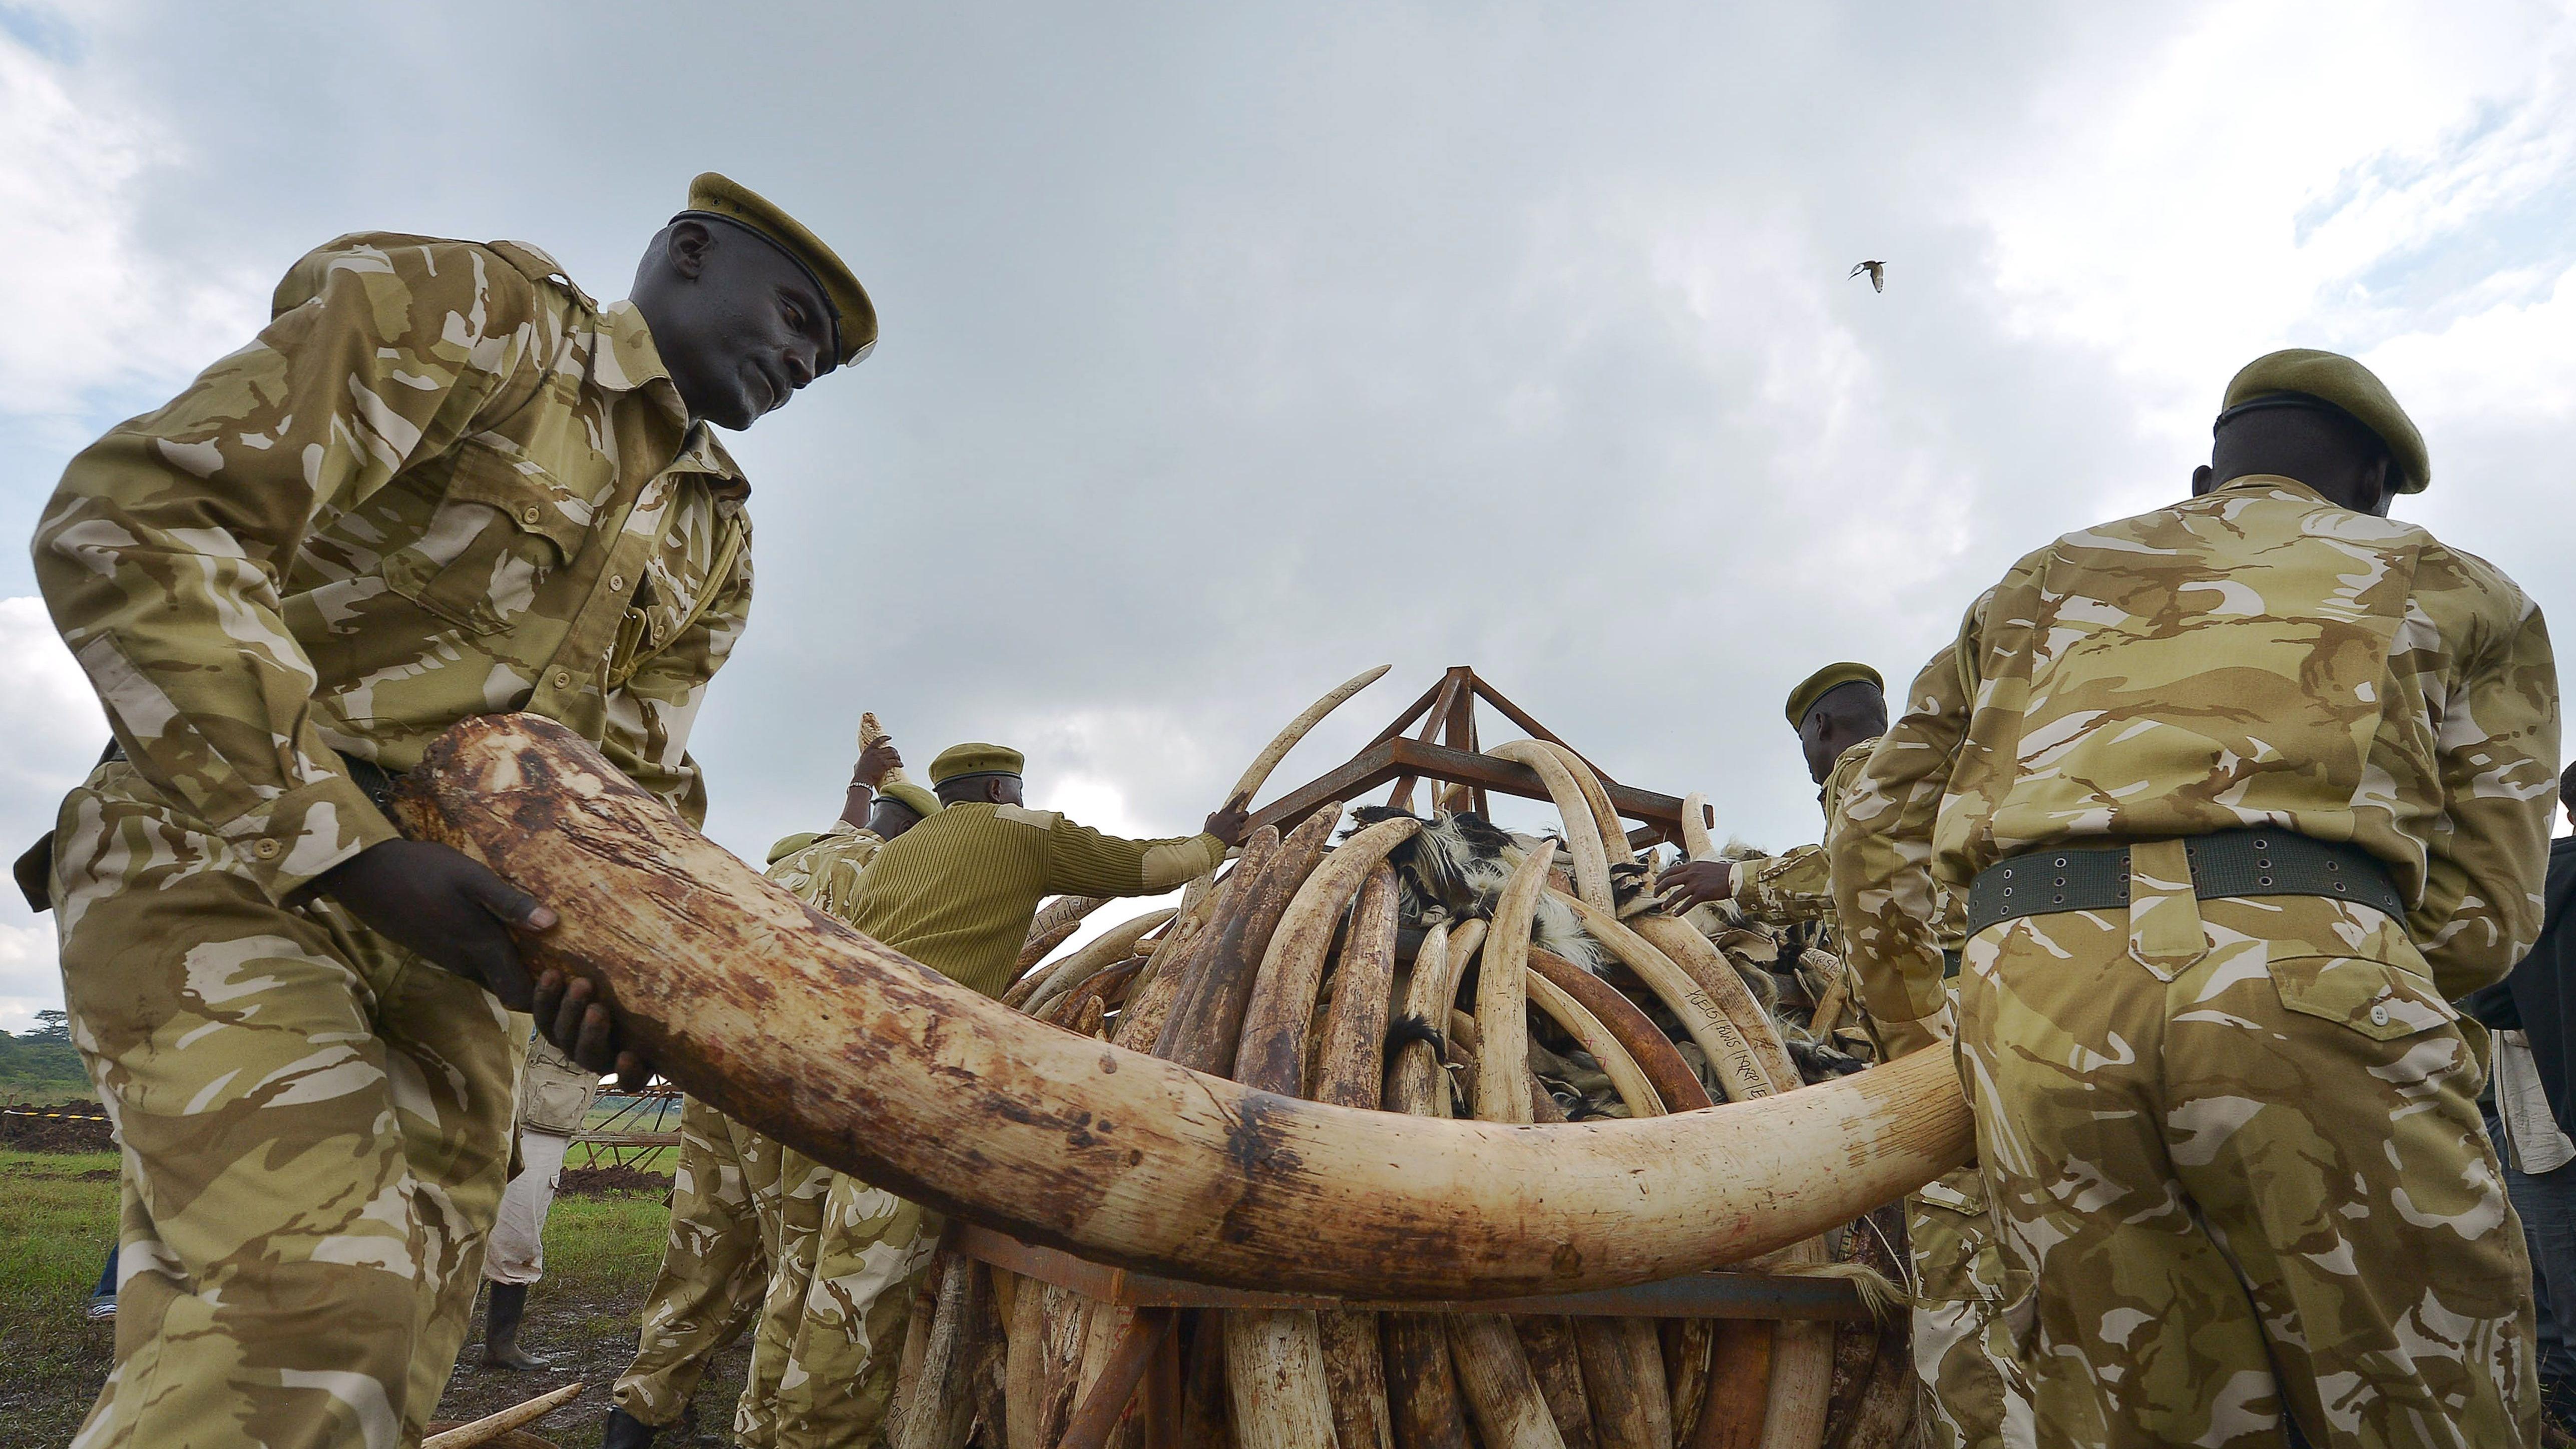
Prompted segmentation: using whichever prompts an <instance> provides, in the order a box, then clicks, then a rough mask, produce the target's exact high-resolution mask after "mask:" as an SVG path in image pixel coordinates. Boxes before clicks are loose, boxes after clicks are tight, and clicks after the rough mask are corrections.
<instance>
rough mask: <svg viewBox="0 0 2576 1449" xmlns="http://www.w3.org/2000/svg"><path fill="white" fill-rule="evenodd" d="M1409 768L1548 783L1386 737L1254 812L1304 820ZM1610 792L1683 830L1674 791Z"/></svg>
mask: <svg viewBox="0 0 2576 1449" xmlns="http://www.w3.org/2000/svg"><path fill="white" fill-rule="evenodd" d="M1406 773H1411V774H1415V775H1420V776H1423V777H1425V778H1428V779H1433V780H1446V781H1449V782H1450V783H1452V784H1458V785H1467V786H1471V787H1473V788H1475V789H1478V790H1492V791H1494V792H1495V793H1497V794H1503V795H1516V796H1519V797H1520V798H1522V799H1524V800H1545V799H1547V798H1548V793H1547V786H1546V785H1545V784H1543V783H1542V782H1541V781H1540V780H1539V777H1538V772H1537V771H1536V770H1533V769H1531V768H1530V767H1529V766H1527V765H1515V764H1513V763H1512V762H1511V761H1509V760H1497V759H1495V758H1494V757H1493V756H1491V755H1480V754H1472V753H1470V752H1468V751H1465V750H1455V749H1451V748H1449V747H1448V746H1446V745H1432V744H1425V743H1423V742H1422V741H1420V740H1406V739H1395V740H1386V741H1383V742H1381V743H1379V744H1376V745H1372V746H1370V747H1369V748H1368V749H1365V750H1362V751H1360V753H1359V754H1358V756H1356V757H1355V758H1353V759H1352V760H1351V761H1349V762H1348V763H1347V764H1344V765H1343V766H1342V767H1341V768H1340V769H1337V770H1334V771H1332V772H1330V773H1328V774H1326V775H1325V776H1323V777H1322V778H1321V779H1318V780H1316V781H1314V782H1312V783H1311V784H1307V785H1304V786H1301V787H1300V788H1298V789H1295V790H1291V791H1289V792H1288V793H1287V794H1285V795H1282V796H1280V797H1279V798H1278V799H1277V800H1274V801H1272V802H1271V803H1270V804H1268V805H1265V806H1263V807H1262V808H1261V811H1260V813H1259V814H1257V815H1254V816H1253V817H1252V823H1253V825H1254V826H1255V827H1256V828H1257V827H1259V826H1263V825H1283V824H1285V823H1287V822H1291V821H1297V820H1302V819H1304V818H1305V817H1307V816H1308V815H1311V814H1313V813H1315V811H1316V810H1317V809H1319V808H1321V807H1322V806H1324V805H1325V804H1327V803H1328V802H1330V801H1334V800H1352V799H1357V798H1358V797H1359V794H1360V792H1362V791H1364V790H1372V789H1375V788H1376V787H1378V786H1380V785H1383V784H1385V783H1386V782H1387V781H1389V780H1392V779H1394V778H1395V777H1397V776H1398V775H1402V774H1406ZM1601 788H1602V789H1603V790H1605V791H1607V792H1608V793H1609V796H1610V806H1611V808H1612V809H1614V810H1616V811H1618V812H1619V813H1620V814H1621V815H1622V816H1624V817H1626V818H1627V819H1630V820H1641V821H1644V822H1645V823H1647V824H1649V825H1654V826H1658V827H1661V828H1663V829H1665V830H1667V831H1669V832H1670V833H1671V834H1672V835H1673V836H1675V837H1678V836H1679V835H1680V834H1681V827H1682V802H1681V801H1680V800H1678V799H1676V798H1674V797H1673V796H1670V795H1658V794H1656V793H1655V792H1654V791H1652V790H1640V789H1637V788H1635V787H1634V786H1630V785H1614V784H1611V783H1609V782H1608V781H1606V780H1605V781H1603V782H1602V787H1601Z"/></svg>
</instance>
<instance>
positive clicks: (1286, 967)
mask: <svg viewBox="0 0 2576 1449" xmlns="http://www.w3.org/2000/svg"><path fill="white" fill-rule="evenodd" d="M1421 828H1422V822H1421V821H1419V820H1415V819H1413V818H1412V817H1410V816H1406V817H1403V818H1400V819H1395V820H1381V821H1379V822H1378V823H1377V824H1375V825H1372V826H1370V827H1369V828H1367V829H1366V830H1363V831H1361V832H1360V833H1359V834H1357V835H1354V836H1352V837H1351V838H1350V839H1349V840H1346V841H1344V842H1343V843H1342V846H1341V848H1340V849H1338V850H1336V851H1334V852H1333V853H1332V854H1330V855H1328V856H1325V857H1324V863H1323V864H1322V865H1319V866H1317V867H1316V868H1315V873H1314V874H1313V875H1310V876H1308V877H1306V883H1305V884H1303V885H1301V886H1299V887H1298V888H1297V894H1296V895H1295V897H1293V898H1292V899H1291V900H1290V901H1289V902H1288V909H1287V911H1286V912H1285V913H1284V914H1282V915H1281V916H1280V918H1279V926H1278V929H1276V930H1274V931H1272V932H1271V933H1270V945H1269V948H1268V949H1267V950H1266V951H1264V952H1263V954H1262V959H1261V968H1260V970H1259V971H1258V972H1257V973H1255V975H1254V977H1253V980H1254V983H1255V984H1254V986H1253V988H1252V1003H1251V1005H1249V1006H1247V1007H1245V1008H1244V1013H1243V1035H1242V1038H1241V1040H1240V1042H1239V1043H1238V1044H1237V1046H1236V1047H1235V1056H1234V1079H1235V1080H1236V1081H1238V1082H1242V1083H1245V1084H1247V1085H1250V1086H1255V1087H1259V1088H1261V1089H1262V1090H1264V1091H1268V1092H1284V1093H1286V1094H1288V1095H1289V1096H1292V1097H1293V1096H1299V1095H1302V1092H1301V1089H1302V1088H1303V1086H1304V1084H1305V1076H1306V1037H1307V1033H1308V1032H1309V1030H1310V1029H1311V1019H1312V1018H1313V1016H1314V1014H1315V992H1316V989H1317V988H1318V987H1319V986H1320V985H1321V984H1322V982H1323V979H1324V953H1325V952H1326V951H1328V950H1330V949H1331V948H1332V944H1333V932H1334V929H1335V928H1336V927H1338V926H1339V925H1340V924H1341V921H1342V912H1343V910H1344V909H1345V908H1346V907H1348V906H1349V905H1350V903H1351V898H1352V897H1353V896H1356V895H1358V894H1359V892H1360V883H1361V882H1363V881H1365V880H1367V879H1368V875H1369V872H1370V871H1371V870H1373V869H1375V868H1376V866H1377V864H1378V862H1380V861H1382V860H1385V859H1386V856H1387V852H1388V851H1391V850H1393V849H1395V848H1396V847H1397V846H1399V845H1401V844H1403V843H1404V842H1405V841H1407V840H1409V839H1411V838H1412V837H1413V835H1414V833H1415V832H1417V831H1419V830H1420V829H1421Z"/></svg>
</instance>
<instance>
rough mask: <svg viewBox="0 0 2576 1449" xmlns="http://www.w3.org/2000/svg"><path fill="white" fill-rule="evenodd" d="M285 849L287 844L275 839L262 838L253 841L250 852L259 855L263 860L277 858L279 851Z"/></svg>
mask: <svg viewBox="0 0 2576 1449" xmlns="http://www.w3.org/2000/svg"><path fill="white" fill-rule="evenodd" d="M285 849H286V847H285V846H283V845H280V844H279V843H278V842H276V841H274V840H266V839H262V840H257V841H253V842H252V843H251V847H250V853H251V854H253V855H256V856H258V857H259V858H260V859H262V860H275V859H277V857H278V855H279V853H280V852H282V851H284V850H285Z"/></svg>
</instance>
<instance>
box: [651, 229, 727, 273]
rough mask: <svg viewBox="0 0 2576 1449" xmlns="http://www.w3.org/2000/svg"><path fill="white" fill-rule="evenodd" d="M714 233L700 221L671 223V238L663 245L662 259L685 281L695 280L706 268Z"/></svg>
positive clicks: (714, 243)
mask: <svg viewBox="0 0 2576 1449" xmlns="http://www.w3.org/2000/svg"><path fill="white" fill-rule="evenodd" d="M715 247H716V238H715V233H713V232H711V231H709V230H708V229H707V225H706V223H704V222H700V221H675V222H673V223H671V238H670V241H669V242H668V243H667V244H666V245H665V247H664V252H663V255H664V259H665V260H666V261H668V262H669V264H670V267H671V271H672V273H673V274H674V275H676V276H679V277H681V278H683V279H684V280H687V281H692V282H694V281H696V280H697V279H698V278H699V276H700V275H701V274H703V273H704V272H705V271H706V269H707V254H708V253H709V252H712V251H714V250H715Z"/></svg>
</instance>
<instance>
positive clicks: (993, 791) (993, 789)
mask: <svg viewBox="0 0 2576 1449" xmlns="http://www.w3.org/2000/svg"><path fill="white" fill-rule="evenodd" d="M1004 793H1005V792H1004V791H1003V789H1002V781H1001V777H1000V776H998V775H997V776H995V777H994V778H992V779H990V780H986V781H985V782H984V798H985V799H987V800H990V801H992V802H993V803H994V804H996V805H999V804H1002V803H1003V799H1002V796H1003V794H1004Z"/></svg>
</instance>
